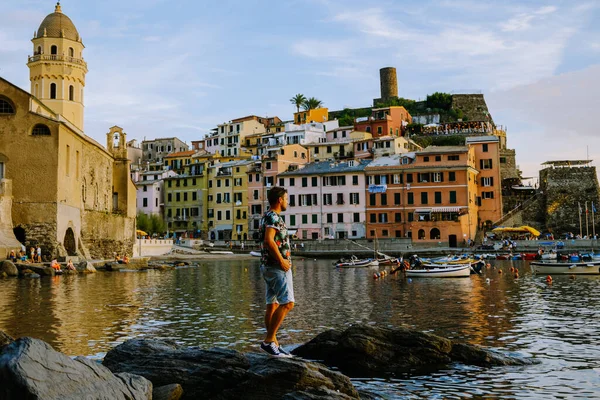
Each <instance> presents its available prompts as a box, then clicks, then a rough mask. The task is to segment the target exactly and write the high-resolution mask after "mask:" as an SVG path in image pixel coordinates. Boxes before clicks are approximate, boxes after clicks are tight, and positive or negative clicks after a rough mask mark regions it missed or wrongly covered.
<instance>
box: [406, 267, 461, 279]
mask: <svg viewBox="0 0 600 400" xmlns="http://www.w3.org/2000/svg"><path fill="white" fill-rule="evenodd" d="M430 266H431V268H427V267H425V268H424V269H409V270H406V271H404V273H405V274H406V276H407V277H409V278H465V277H468V276H469V275H471V264H463V265H456V264H445V265H438V264H430Z"/></svg>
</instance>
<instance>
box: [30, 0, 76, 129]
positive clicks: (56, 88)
mask: <svg viewBox="0 0 600 400" xmlns="http://www.w3.org/2000/svg"><path fill="white" fill-rule="evenodd" d="M31 41H32V42H33V55H32V56H30V57H29V60H28V62H27V66H28V67H29V80H30V81H31V94H33V95H34V96H35V97H37V98H38V99H40V100H41V101H42V102H43V103H44V104H46V105H47V106H48V107H50V108H51V109H52V110H53V111H54V112H56V113H58V114H61V115H62V116H63V117H65V118H66V119H67V120H69V121H70V122H71V123H73V125H75V126H76V127H77V128H79V129H81V130H83V88H84V87H85V74H86V73H87V64H86V62H85V61H84V60H83V55H82V53H83V49H84V47H85V46H84V45H83V42H82V41H81V36H79V32H77V29H76V28H75V25H73V22H72V21H71V19H70V18H69V17H67V16H66V15H65V14H63V13H62V9H61V7H60V1H59V2H58V3H56V7H55V9H54V12H53V13H52V14H49V15H48V16H46V18H44V20H43V21H42V23H41V24H40V27H39V28H38V30H37V32H34V34H33V39H32V40H31Z"/></svg>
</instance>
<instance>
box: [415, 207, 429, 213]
mask: <svg viewBox="0 0 600 400" xmlns="http://www.w3.org/2000/svg"><path fill="white" fill-rule="evenodd" d="M415 212H416V213H419V214H426V213H430V212H431V208H416V209H415Z"/></svg>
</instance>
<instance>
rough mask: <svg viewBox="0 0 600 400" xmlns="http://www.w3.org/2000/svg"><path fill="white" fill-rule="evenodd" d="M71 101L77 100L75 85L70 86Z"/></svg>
mask: <svg viewBox="0 0 600 400" xmlns="http://www.w3.org/2000/svg"><path fill="white" fill-rule="evenodd" d="M69 100H71V101H73V100H75V88H74V87H73V85H69Z"/></svg>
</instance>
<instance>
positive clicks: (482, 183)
mask: <svg viewBox="0 0 600 400" xmlns="http://www.w3.org/2000/svg"><path fill="white" fill-rule="evenodd" d="M484 179H485V178H481V186H483V185H484V182H483V180H484Z"/></svg>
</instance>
